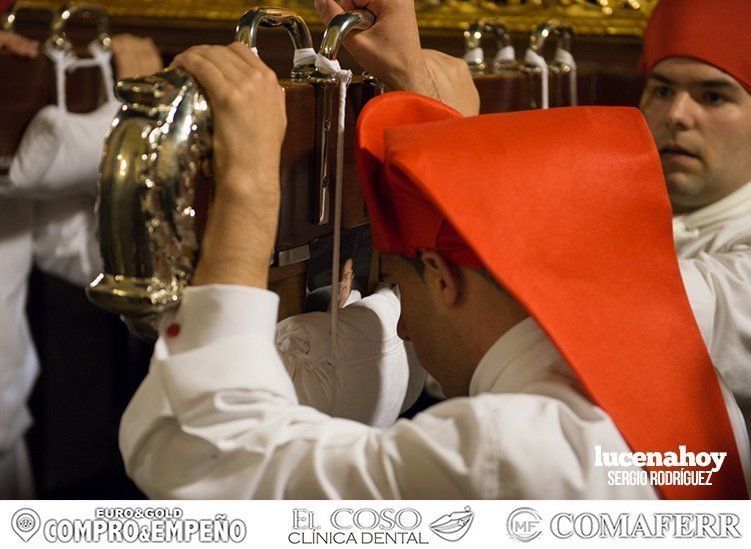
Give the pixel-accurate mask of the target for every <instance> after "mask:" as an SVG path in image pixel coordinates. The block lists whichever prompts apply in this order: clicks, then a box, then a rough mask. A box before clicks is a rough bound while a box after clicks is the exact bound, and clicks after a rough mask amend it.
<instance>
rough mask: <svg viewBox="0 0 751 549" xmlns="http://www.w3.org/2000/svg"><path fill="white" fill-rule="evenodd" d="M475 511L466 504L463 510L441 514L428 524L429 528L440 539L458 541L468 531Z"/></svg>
mask: <svg viewBox="0 0 751 549" xmlns="http://www.w3.org/2000/svg"><path fill="white" fill-rule="evenodd" d="M474 518H475V513H474V512H473V511H472V509H470V508H469V507H468V506H467V507H465V508H464V511H458V512H455V513H450V514H448V515H443V516H442V517H439V518H437V519H436V520H435V521H434V522H432V523H431V524H430V529H431V530H432V531H433V533H434V534H435V535H436V536H438V537H439V538H441V539H444V540H446V541H459V540H460V539H462V538H463V537H464V535H465V534H466V533H467V532H468V531H469V528H470V526H472V521H473V520H474Z"/></svg>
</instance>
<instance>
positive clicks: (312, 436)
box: [120, 286, 491, 499]
mask: <svg viewBox="0 0 751 549" xmlns="http://www.w3.org/2000/svg"><path fill="white" fill-rule="evenodd" d="M277 306H278V297H277V296H276V295H275V294H273V293H271V292H267V291H264V290H259V289H254V288H242V287H232V286H213V287H210V286H209V287H201V288H190V289H188V291H187V292H186V294H185V296H184V301H183V303H182V305H181V307H180V309H179V311H178V313H177V315H176V316H175V318H174V319H173V320H172V324H173V325H174V326H179V327H180V328H179V331H180V333H179V335H176V336H174V337H169V336H163V337H162V338H160V340H159V341H158V343H157V347H156V350H155V355H154V359H153V361H152V365H151V369H150V372H149V374H148V376H147V377H146V379H145V380H144V382H143V384H142V385H141V387H140V388H139V390H138V392H137V393H136V395H135V396H134V398H133V400H132V401H131V403H130V405H129V406H128V409H127V410H126V412H125V415H124V416H123V421H122V425H121V431H120V446H121V451H122V453H123V457H124V461H125V464H126V468H127V470H128V472H129V474H130V475H131V476H132V477H133V478H134V480H135V481H136V482H137V484H138V485H139V486H140V487H141V488H142V489H143V490H144V491H145V493H146V494H148V495H149V496H150V497H155V498H253V497H255V498H295V499H306V498H321V497H326V498H355V499H357V498H403V497H436V498H441V497H444V498H447V497H471V496H472V495H473V494H477V493H481V492H475V490H482V487H481V486H478V484H481V483H480V482H479V479H480V477H481V476H482V475H481V474H479V473H480V471H477V470H475V468H481V465H482V464H483V463H487V460H488V459H489V457H490V456H488V455H485V454H484V453H483V449H484V448H487V450H484V451H485V452H491V450H490V448H491V446H489V445H482V444H478V443H479V442H480V441H482V439H483V438H484V437H481V436H476V437H471V435H470V434H471V433H473V432H477V431H478V429H479V426H480V425H482V424H483V421H482V418H478V417H475V415H474V413H473V412H472V406H471V405H469V403H468V400H465V401H463V402H462V403H461V404H458V402H454V403H452V404H444V405H442V407H435V408H434V409H433V410H432V412H431V413H430V414H423V417H422V418H420V419H418V420H417V421H400V422H398V423H397V424H396V425H395V426H393V427H392V428H391V429H388V430H379V429H376V428H373V427H369V426H367V425H364V424H361V423H358V422H355V421H350V420H343V419H335V418H331V417H330V416H327V415H324V414H322V413H320V412H318V411H317V410H314V409H313V408H311V407H306V406H301V405H299V404H298V400H297V396H296V393H295V388H294V385H293V383H292V381H291V379H290V377H289V376H288V374H287V372H286V369H285V367H284V364H283V362H282V360H281V358H280V356H279V354H278V352H277V349H276V347H275V345H274V331H275V319H276V314H277ZM168 323H169V321H167V322H165V323H164V324H165V325H166V324H168ZM174 326H173V327H170V328H168V329H167V331H168V332H172V333H174V330H175V328H174ZM458 408H459V409H458ZM471 439H474V440H471ZM436 468H438V469H440V470H441V471H442V475H441V476H442V477H443V480H439V481H436V480H435V479H431V481H430V482H426V480H425V479H428V478H431V477H430V476H427V477H426V476H425V472H429V471H432V470H435V469H436ZM418 472H419V473H418ZM473 474H474V476H475V478H476V479H477V481H475V482H473V481H472V480H471V477H472V476H473Z"/></svg>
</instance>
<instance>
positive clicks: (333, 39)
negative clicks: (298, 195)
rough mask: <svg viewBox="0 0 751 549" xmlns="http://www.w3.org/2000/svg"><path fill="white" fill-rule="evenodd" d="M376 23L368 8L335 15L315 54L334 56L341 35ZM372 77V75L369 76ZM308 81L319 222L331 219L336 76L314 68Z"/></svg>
mask: <svg viewBox="0 0 751 549" xmlns="http://www.w3.org/2000/svg"><path fill="white" fill-rule="evenodd" d="M373 23H375V16H374V15H373V14H372V13H371V12H370V11H368V10H352V11H347V12H344V13H340V14H339V15H336V16H334V17H333V18H332V19H331V21H330V22H329V24H328V26H327V27H326V30H325V31H324V33H323V39H322V40H321V47H320V48H319V50H318V55H319V56H323V57H325V58H326V59H329V60H331V61H335V60H336V56H337V54H338V53H339V48H341V46H342V42H343V40H344V38H345V37H346V36H347V35H348V34H349V33H350V32H351V31H353V30H367V29H369V28H370V27H372V26H373ZM369 78H372V76H369ZM309 82H310V83H311V84H313V85H315V86H317V90H316V126H317V131H316V140H315V158H316V170H315V173H316V176H315V182H314V185H313V195H314V196H315V202H316V208H315V210H314V212H313V215H312V221H313V222H314V223H316V224H317V225H319V226H322V225H326V224H327V223H329V221H330V215H329V214H330V212H329V194H330V187H331V186H330V184H329V159H328V150H329V132H330V130H331V128H332V127H334V93H335V86H336V83H337V78H336V76H334V75H333V74H331V73H330V72H324V71H322V70H320V69H318V68H316V70H315V72H313V74H312V75H311V77H310V80H309Z"/></svg>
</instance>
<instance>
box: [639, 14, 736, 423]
mask: <svg viewBox="0 0 751 549" xmlns="http://www.w3.org/2000/svg"><path fill="white" fill-rule="evenodd" d="M749 21H751V2H748V1H747V0H716V1H712V2H706V1H704V0H662V2H660V4H658V6H657V8H656V9H655V12H654V13H653V15H652V18H651V20H650V22H649V26H648V29H647V32H646V35H645V38H644V53H643V56H642V62H641V64H642V67H641V68H642V71H643V72H644V73H645V74H646V75H647V85H646V87H645V89H644V93H643V95H642V99H641V105H640V107H641V110H642V112H643V113H644V116H645V117H646V119H647V122H648V123H649V126H650V129H651V131H652V134H653V136H654V138H655V142H656V144H657V147H658V150H659V151H660V157H661V160H662V167H663V171H664V173H665V181H666V184H667V188H668V192H669V194H670V200H671V203H672V205H673V211H674V214H675V217H674V219H673V227H674V236H675V246H676V250H677V252H678V257H679V259H680V265H681V271H682V273H683V278H684V282H685V286H686V291H687V293H688V296H689V299H690V301H691V306H692V308H693V310H694V314H695V316H696V320H697V322H698V324H699V327H700V329H701V332H702V334H703V336H704V340H705V342H706V344H707V347H708V349H709V352H710V355H711V356H712V360H713V361H714V363H715V366H717V368H718V369H719V370H720V372H721V373H722V375H723V376H724V378H725V380H726V382H727V383H728V385H729V387H730V388H731V390H732V391H733V394H734V395H735V397H736V399H737V400H738V404H739V405H740V407H741V410H742V411H743V413H744V415H745V417H746V422H747V423H749V422H751V60H749V55H748V22H749Z"/></svg>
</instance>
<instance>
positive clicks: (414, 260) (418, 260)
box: [402, 251, 506, 292]
mask: <svg viewBox="0 0 751 549" xmlns="http://www.w3.org/2000/svg"><path fill="white" fill-rule="evenodd" d="M402 257H404V259H405V260H406V261H407V262H408V263H409V264H410V265H412V267H414V269H415V271H417V274H418V275H419V276H420V278H422V275H423V274H424V273H425V263H423V261H422V252H420V251H418V252H417V253H416V254H415V255H414V256H412V257H406V256H402ZM473 270H474V271H475V272H476V273H477V274H479V275H480V276H481V277H483V278H484V279H485V280H487V281H488V282H491V283H492V284H493V286H495V287H496V288H498V289H499V290H501V291H502V292H505V291H506V290H504V289H503V286H501V285H500V284H498V281H497V280H496V279H495V278H493V275H492V274H490V272H489V271H488V270H487V269H485V268H482V269H473Z"/></svg>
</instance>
